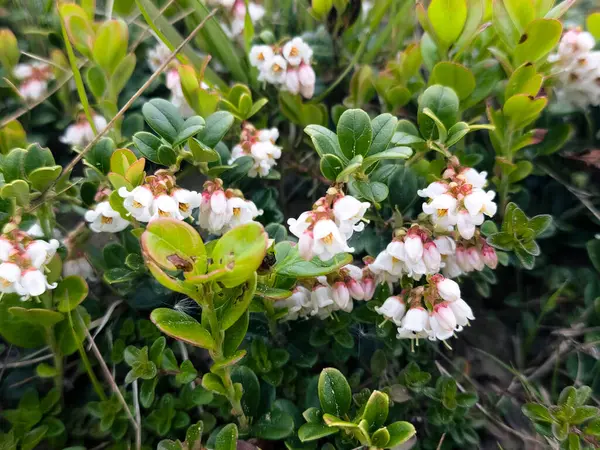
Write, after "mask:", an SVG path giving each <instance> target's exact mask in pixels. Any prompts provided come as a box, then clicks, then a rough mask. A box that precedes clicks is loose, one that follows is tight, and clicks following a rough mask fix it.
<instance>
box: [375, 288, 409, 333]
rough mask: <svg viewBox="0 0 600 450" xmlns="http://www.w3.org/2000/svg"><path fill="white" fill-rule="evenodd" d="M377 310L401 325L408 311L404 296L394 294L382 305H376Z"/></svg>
mask: <svg viewBox="0 0 600 450" xmlns="http://www.w3.org/2000/svg"><path fill="white" fill-rule="evenodd" d="M375 312H376V313H377V314H381V315H382V316H383V317H385V318H386V319H387V320H391V321H392V322H394V323H395V324H396V325H398V326H400V325H401V323H402V318H403V317H404V314H405V313H406V304H405V303H404V300H403V299H402V297H399V296H396V295H394V296H392V297H388V298H387V299H386V300H385V301H384V302H383V304H382V305H381V306H380V307H375Z"/></svg>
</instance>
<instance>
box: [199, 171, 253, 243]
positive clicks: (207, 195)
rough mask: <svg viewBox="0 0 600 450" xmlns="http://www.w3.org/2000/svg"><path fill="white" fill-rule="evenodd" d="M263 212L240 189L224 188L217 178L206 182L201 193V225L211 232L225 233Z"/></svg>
mask: <svg viewBox="0 0 600 450" xmlns="http://www.w3.org/2000/svg"><path fill="white" fill-rule="evenodd" d="M261 214H262V210H259V209H258V208H257V207H256V205H255V204H254V202H252V201H250V200H245V199H244V198H243V196H242V194H241V192H239V191H235V190H233V189H227V190H223V182H222V181H221V180H220V179H219V178H216V179H215V180H213V181H207V182H206V183H204V190H203V191H202V193H201V194H200V212H199V214H198V223H199V224H200V227H202V228H204V229H205V230H208V232H209V233H211V234H217V235H218V234H223V233H225V232H226V231H229V230H230V229H232V228H235V227H237V226H239V225H243V224H245V223H248V222H252V221H253V220H254V219H255V218H256V217H258V216H259V215H261Z"/></svg>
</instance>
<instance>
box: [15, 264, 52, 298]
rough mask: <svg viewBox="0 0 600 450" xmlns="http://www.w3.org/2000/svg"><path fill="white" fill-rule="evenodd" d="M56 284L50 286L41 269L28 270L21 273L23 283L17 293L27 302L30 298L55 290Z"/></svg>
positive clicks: (18, 286)
mask: <svg viewBox="0 0 600 450" xmlns="http://www.w3.org/2000/svg"><path fill="white" fill-rule="evenodd" d="M56 286H57V284H56V283H52V284H49V283H48V280H47V279H46V275H44V274H43V273H42V272H41V270H39V269H28V270H26V271H24V272H22V273H21V281H20V283H19V285H17V293H18V294H19V295H21V300H27V299H28V298H30V297H38V296H40V295H42V294H43V293H44V292H46V290H48V289H54V288H55V287H56Z"/></svg>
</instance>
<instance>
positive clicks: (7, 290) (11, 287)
mask: <svg viewBox="0 0 600 450" xmlns="http://www.w3.org/2000/svg"><path fill="white" fill-rule="evenodd" d="M20 280H21V268H20V267H19V266H17V265H16V264H14V263H8V262H3V263H2V264H0V292H1V293H2V294H12V293H14V292H17V287H18V286H19V281H20Z"/></svg>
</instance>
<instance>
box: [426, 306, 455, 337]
mask: <svg viewBox="0 0 600 450" xmlns="http://www.w3.org/2000/svg"><path fill="white" fill-rule="evenodd" d="M429 325H430V326H431V332H432V337H435V338H436V339H439V340H440V341H444V340H446V339H448V338H450V337H452V335H453V334H454V331H455V330H456V326H457V323H456V317H455V316H454V313H453V312H452V308H450V304H449V303H447V302H443V303H438V304H437V305H435V306H434V307H433V311H432V312H431V313H430V314H429Z"/></svg>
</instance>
